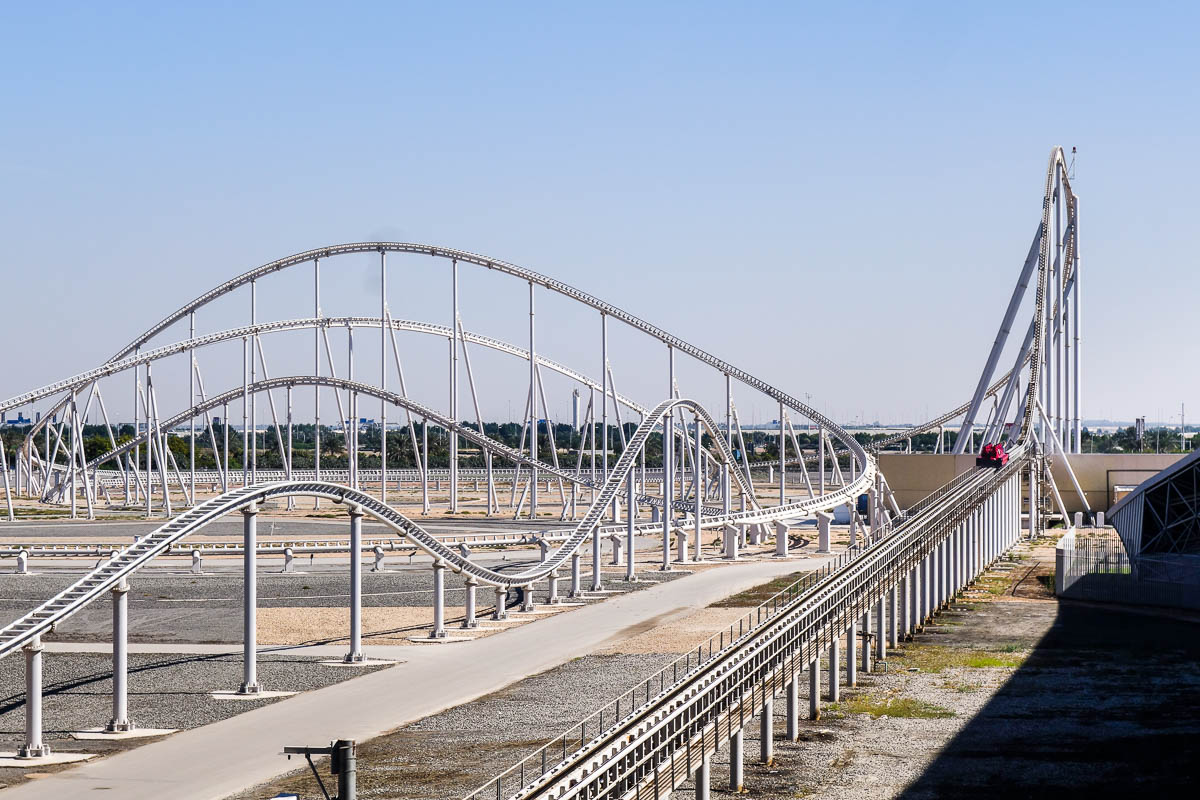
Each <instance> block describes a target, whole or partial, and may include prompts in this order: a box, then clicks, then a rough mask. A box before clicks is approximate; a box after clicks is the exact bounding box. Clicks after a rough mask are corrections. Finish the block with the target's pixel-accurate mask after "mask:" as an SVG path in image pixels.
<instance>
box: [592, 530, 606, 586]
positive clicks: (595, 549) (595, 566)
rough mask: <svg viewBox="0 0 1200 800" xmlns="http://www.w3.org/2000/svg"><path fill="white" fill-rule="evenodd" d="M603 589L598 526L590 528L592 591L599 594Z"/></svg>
mask: <svg viewBox="0 0 1200 800" xmlns="http://www.w3.org/2000/svg"><path fill="white" fill-rule="evenodd" d="M603 588H604V584H603V583H602V582H601V580H600V525H599V523H597V524H596V527H594V528H592V591H593V592H599V591H601V590H602V589H603Z"/></svg>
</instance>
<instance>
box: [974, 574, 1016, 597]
mask: <svg viewBox="0 0 1200 800" xmlns="http://www.w3.org/2000/svg"><path fill="white" fill-rule="evenodd" d="M1010 584H1011V581H1009V579H1008V578H1007V577H999V576H992V575H989V576H986V577H983V578H980V579H979V580H977V581H975V588H976V589H977V590H979V591H981V592H986V593H987V594H991V595H997V596H999V595H1002V594H1005V593H1006V592H1008V587H1009V585H1010Z"/></svg>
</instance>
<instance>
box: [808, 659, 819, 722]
mask: <svg viewBox="0 0 1200 800" xmlns="http://www.w3.org/2000/svg"><path fill="white" fill-rule="evenodd" d="M808 718H809V719H820V718H821V657H820V656H817V657H816V658H814V659H813V660H812V661H810V662H808Z"/></svg>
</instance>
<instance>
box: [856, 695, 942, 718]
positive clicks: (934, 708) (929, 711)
mask: <svg viewBox="0 0 1200 800" xmlns="http://www.w3.org/2000/svg"><path fill="white" fill-rule="evenodd" d="M835 707H836V708H838V709H839V710H842V711H847V712H849V713H851V714H870V715H871V717H872V718H874V719H879V718H880V717H904V718H911V719H948V718H950V717H953V716H954V712H953V711H951V710H950V709H948V708H943V707H942V706H939V705H935V704H933V703H927V702H925V701H924V700H917V699H916V698H914V697H874V696H872V695H869V694H859V695H855V696H854V697H851V698H849V699H847V700H846V701H845V702H843V703H836V704H835Z"/></svg>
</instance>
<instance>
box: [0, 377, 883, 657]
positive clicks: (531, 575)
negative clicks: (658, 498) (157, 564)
mask: <svg viewBox="0 0 1200 800" xmlns="http://www.w3.org/2000/svg"><path fill="white" fill-rule="evenodd" d="M325 380H330V381H338V379H334V378H328V379H325ZM351 388H353V389H355V390H357V391H363V392H366V391H377V390H375V389H374V387H371V386H369V385H367V384H361V385H358V386H352V387H351ZM404 402H411V401H407V400H405V401H404ZM419 408H420V411H421V413H422V414H426V413H427V414H428V415H429V418H430V419H434V420H437V421H438V422H439V424H449V421H448V420H445V419H444V418H442V417H441V415H440V414H437V413H436V412H434V411H432V410H429V409H425V408H424V407H419ZM676 409H688V410H690V411H691V412H693V413H695V414H697V415H698V417H699V419H700V421H701V423H702V424H703V425H704V426H705V427H706V428H707V429H708V430H709V432H710V435H712V437H713V439H714V441H715V442H716V443H717V445H718V447H720V448H722V449H723V450H722V455H724V456H725V457H726V458H729V459H732V453H729V452H727V450H725V449H724V448H725V443H724V440H723V439H722V438H721V437H720V436H719V435H717V424H716V421H715V420H713V419H712V417H711V416H709V414H708V412H706V411H705V410H704V408H703V407H702V406H700V405H699V404H698V403H695V402H693V401H691V400H687V399H674V400H664V401H663V402H661V403H659V404H658V405H657V406H656V407H655V408H654V409H652V410H651V411H650V412H649V413H648V414H647V415H646V418H645V419H644V420H643V422H642V424H641V425H640V426H639V427H638V429H637V431H636V432H635V433H634V435H633V437H632V438H631V439H630V441H629V444H628V446H627V448H626V449H625V451H624V452H623V453H622V454H621V457H620V458H619V459H618V461H617V464H616V466H615V467H614V468H613V470H612V472H611V473H610V475H609V477H608V480H607V481H605V483H604V485H603V486H602V487H601V488H600V490H599V492H597V494H596V498H595V500H594V502H593V503H592V505H591V507H590V508H589V509H588V511H587V513H586V514H585V515H584V517H583V518H582V519H581V520H580V521H579V522H578V524H576V526H575V528H574V529H573V531H572V532H571V534H570V536H569V537H568V538H567V539H566V540H565V541H564V542H562V543H561V544H560V545H559V546H558V548H557V549H555V550H554V551H553V552H552V553H550V554H549V555H548V556H547V558H546V559H545V560H544V561H543V562H542V563H541V564H539V565H538V566H536V567H533V568H530V569H527V570H524V571H522V572H513V573H502V572H496V571H494V570H491V569H488V568H487V567H484V566H481V565H479V564H476V563H475V562H472V561H471V560H470V559H468V558H465V557H464V556H463V555H461V554H460V553H459V552H458V551H457V550H455V549H452V548H451V547H448V546H447V545H446V544H443V543H442V542H441V541H440V540H439V539H438V537H436V536H434V535H433V534H431V533H429V532H428V531H426V530H425V529H424V528H422V527H421V526H420V525H418V524H417V523H416V522H414V521H412V520H411V519H409V518H408V517H406V516H404V515H403V514H402V513H400V512H399V511H397V510H396V509H394V508H392V507H391V506H389V505H387V504H386V503H383V502H382V501H380V500H378V499H376V498H374V497H372V496H371V495H369V494H367V493H365V492H362V491H359V490H357V489H351V488H350V487H347V486H341V485H338V484H332V483H321V482H316V481H314V482H311V483H304V482H282V483H274V484H266V485H251V486H248V487H243V488H239V489H234V490H232V491H229V492H226V493H225V494H223V495H220V496H219V497H215V498H213V499H211V500H207V501H205V502H202V503H200V504H199V505H196V506H194V507H193V508H191V509H188V510H187V511H185V512H183V513H182V514H180V515H179V516H177V517H175V518H174V519H171V520H170V521H168V522H167V523H166V524H164V525H162V526H161V527H159V528H158V529H156V530H155V531H153V532H152V533H150V534H148V535H146V536H145V537H143V538H142V539H139V540H138V541H137V542H136V543H134V544H133V545H131V546H130V547H127V548H126V549H125V550H123V551H121V552H120V553H118V554H117V555H116V556H114V557H113V558H111V559H110V560H109V561H108V563H106V564H104V565H103V566H101V567H98V568H97V569H95V570H93V571H92V572H90V573H88V574H87V575H85V576H84V577H83V578H81V579H80V580H79V581H78V582H76V583H75V584H74V585H72V586H70V587H68V588H67V589H65V590H63V591H62V592H60V593H59V594H58V595H56V596H55V597H53V598H51V599H50V600H48V601H46V602H45V603H43V604H42V605H41V606H39V607H38V608H36V609H34V610H33V611H31V612H30V613H28V614H26V615H25V616H23V617H21V618H20V619H18V620H16V621H15V622H13V623H12V624H10V625H8V626H6V627H4V628H3V629H0V658H2V657H3V656H5V655H7V654H8V653H11V652H12V651H13V650H16V649H17V648H19V647H21V646H22V645H23V644H25V643H27V642H29V641H31V640H33V639H34V638H35V637H37V636H40V635H42V634H44V633H45V632H46V631H48V630H51V629H52V628H53V627H54V626H55V625H57V624H59V623H61V622H62V621H64V620H65V619H67V618H69V617H70V616H71V615H73V614H75V613H76V612H78V611H79V610H81V609H82V608H84V607H86V606H87V605H88V604H90V603H92V602H94V601H95V600H96V599H98V598H99V597H101V596H103V594H104V592H106V591H108V590H110V589H112V587H114V586H116V585H117V584H118V583H119V582H120V581H121V580H123V579H125V578H127V577H128V576H130V575H131V574H133V573H134V572H136V571H137V570H138V569H140V568H141V567H142V566H144V565H145V564H147V563H149V562H150V561H151V560H152V559H153V558H155V557H156V556H158V555H161V554H162V553H164V552H166V551H168V550H169V548H170V547H171V545H173V544H174V543H175V542H177V541H179V540H181V539H183V538H184V537H186V536H188V535H189V534H192V533H195V532H196V531H199V530H202V529H203V528H204V527H205V526H206V525H208V524H209V523H211V522H212V521H213V520H215V519H218V518H220V517H223V516H225V515H226V514H229V513H232V512H235V511H239V510H242V509H246V508H248V507H250V506H251V505H253V504H256V503H259V502H262V501H264V500H268V499H271V498H274V497H287V496H295V495H303V496H311V497H322V498H326V499H330V500H336V501H338V502H344V503H348V504H353V505H357V506H359V507H360V508H361V509H362V510H363V511H364V512H365V513H366V514H368V515H370V516H372V517H374V518H375V519H377V520H379V521H380V522H382V523H384V524H385V525H388V526H389V527H391V528H393V529H394V530H396V531H397V532H399V533H402V534H404V535H405V536H406V537H407V538H408V539H409V540H410V541H412V542H413V543H414V544H415V545H417V546H418V547H420V548H421V549H422V550H424V551H425V552H427V553H429V554H430V555H431V556H433V557H434V558H435V559H439V560H440V561H442V562H444V563H445V564H446V565H447V566H449V567H450V568H451V569H453V570H454V571H455V572H461V573H464V574H467V575H470V576H472V577H474V578H476V579H477V580H479V581H480V582H482V583H484V584H488V585H492V586H499V587H516V586H528V585H530V584H532V583H533V582H534V581H537V580H540V579H542V578H545V577H547V576H548V575H550V574H551V573H552V572H555V571H556V570H558V569H559V568H561V567H562V566H563V564H564V563H565V562H566V561H567V560H568V559H569V558H570V557H571V554H572V553H574V552H575V551H576V550H578V549H579V547H580V546H581V545H582V544H583V543H584V541H586V540H587V539H588V538H589V537H591V536H593V535H600V533H594V531H595V529H596V528H597V527H598V525H599V522H600V519H601V517H602V516H603V515H604V513H605V512H606V510H607V508H608V507H609V505H610V504H611V503H612V501H613V499H614V498H616V497H617V496H618V494H619V493H620V490H621V486H622V485H623V484H624V483H625V482H626V479H627V477H628V475H629V474H630V473H631V472H632V471H633V470H634V468H635V467H636V464H637V458H638V456H639V454H640V452H641V448H642V447H644V446H645V443H646V440H647V439H648V438H649V436H650V433H651V432H652V431H653V430H654V429H655V427H656V426H657V425H658V424H659V423H660V422H661V421H662V420H663V419H664V418H665V417H666V415H667V414H668V413H670V412H672V411H674V410H676ZM461 433H462V435H463V436H464V437H466V438H470V436H468V433H469V434H471V435H472V436H476V437H478V438H479V439H482V440H484V441H486V442H488V443H489V445H490V446H493V447H497V448H501V449H498V452H501V453H503V452H505V451H508V452H509V453H510V454H511V455H510V456H506V457H511V458H513V459H514V460H521V459H524V458H525V457H524V456H523V455H520V454H518V453H517V451H515V450H509V449H508V448H505V447H504V446H503V445H499V444H497V443H496V442H494V441H492V440H490V439H487V438H486V437H484V436H482V435H481V434H479V433H478V432H475V431H471V430H470V429H463V430H462V431H461ZM473 441H475V440H473ZM480 443H482V442H480ZM542 468H544V469H547V470H549V469H550V468H549V467H547V466H546V465H542ZM730 472H731V474H733V475H735V476H736V475H737V470H730ZM562 477H570V476H569V474H564V475H563V476H562ZM871 477H872V475H871V474H870V473H865V474H864V475H863V476H862V477H861V478H860V480H861V479H865V480H866V481H869V480H870V479H871ZM855 489H856V487H855V486H853V485H851V486H849V487H843V488H842V489H839V490H838V491H835V492H831V493H829V494H826V495H823V496H820V497H816V498H809V499H807V500H804V501H800V502H796V503H791V504H787V505H783V506H774V507H771V508H766V509H763V508H758V509H755V510H751V511H747V512H740V513H735V514H728V515H726V514H721V513H719V512H717V513H714V514H713V515H712V516H711V517H705V518H703V519H702V520H701V524H702V525H703V526H704V527H716V526H724V525H727V524H737V523H760V522H766V521H769V520H774V519H785V518H788V517H794V516H800V515H803V514H807V513H812V512H814V511H817V510H820V509H822V508H826V507H831V506H833V505H840V504H843V503H845V502H847V501H848V500H849V499H850V498H851V497H853V496H855ZM693 508H694V506H693ZM642 527H643V528H644V529H645V530H653V529H657V528H658V527H659V526H658V525H657V524H651V525H647V526H642Z"/></svg>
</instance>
